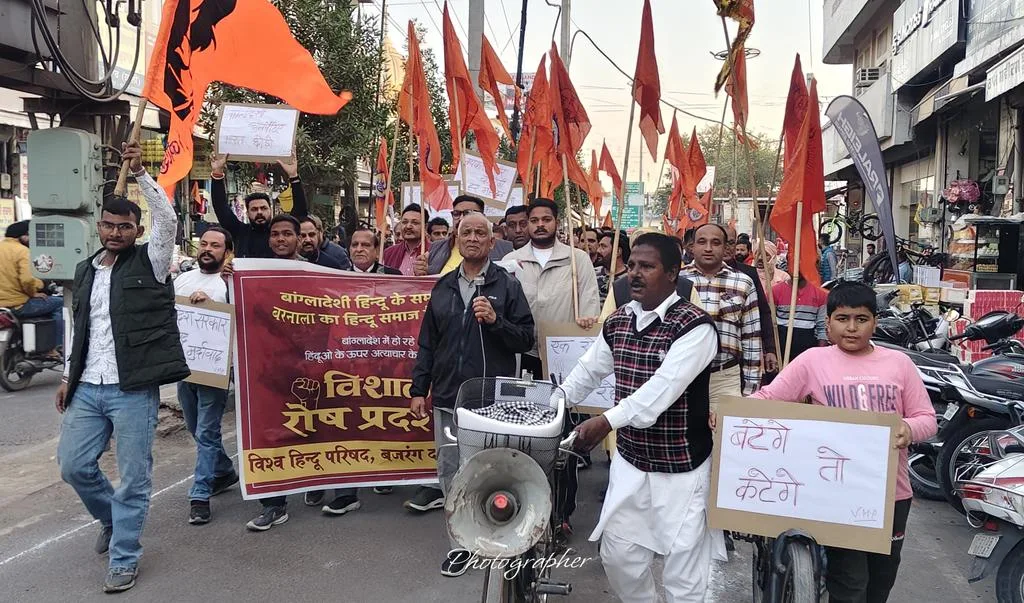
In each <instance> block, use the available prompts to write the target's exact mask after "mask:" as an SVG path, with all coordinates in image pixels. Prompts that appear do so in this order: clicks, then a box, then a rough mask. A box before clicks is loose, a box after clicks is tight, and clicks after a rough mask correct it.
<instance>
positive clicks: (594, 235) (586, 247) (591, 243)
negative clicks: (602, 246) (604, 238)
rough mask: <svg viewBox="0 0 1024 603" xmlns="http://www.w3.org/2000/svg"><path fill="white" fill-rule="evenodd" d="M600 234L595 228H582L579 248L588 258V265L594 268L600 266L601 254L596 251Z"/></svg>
mask: <svg viewBox="0 0 1024 603" xmlns="http://www.w3.org/2000/svg"><path fill="white" fill-rule="evenodd" d="M600 238H601V233H600V232H599V231H598V230H597V229H596V228H590V227H589V226H587V227H584V228H583V234H582V238H581V240H580V248H581V249H583V251H586V252H587V254H588V255H589V256H590V265H591V266H593V267H594V268H598V267H599V266H601V253H600V252H599V251H598V250H597V246H598V242H599V240H600Z"/></svg>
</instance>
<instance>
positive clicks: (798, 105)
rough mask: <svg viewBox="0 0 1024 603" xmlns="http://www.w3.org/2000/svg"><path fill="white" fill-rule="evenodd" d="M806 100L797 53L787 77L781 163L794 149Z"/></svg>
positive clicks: (786, 162) (787, 158) (804, 85)
mask: <svg viewBox="0 0 1024 603" xmlns="http://www.w3.org/2000/svg"><path fill="white" fill-rule="evenodd" d="M808 102H809V101H808V94H807V84H806V82H805V81H804V71H803V67H802V66H801V65H800V55H799V54H797V55H796V61H795V62H794V63H793V73H792V75H791V76H790V78H789V95H788V96H787V97H786V113H785V116H784V118H783V121H782V132H783V134H782V136H783V140H784V141H785V145H786V153H785V155H783V157H785V161H784V162H783V165H786V164H788V163H789V157H790V155H792V154H793V152H794V151H795V150H796V143H797V139H798V138H799V136H800V126H801V125H802V124H803V119H804V113H805V112H806V111H807V104H808Z"/></svg>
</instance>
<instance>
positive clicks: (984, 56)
mask: <svg viewBox="0 0 1024 603" xmlns="http://www.w3.org/2000/svg"><path fill="white" fill-rule="evenodd" d="M947 1H949V0H947ZM958 4H959V3H958ZM968 14H970V16H971V19H970V21H969V22H968V23H967V32H966V38H967V48H966V52H965V55H966V56H965V57H964V60H962V61H960V62H959V63H957V64H956V67H955V68H954V69H953V77H960V76H962V75H964V74H966V73H970V72H971V71H973V70H974V69H975V68H977V67H978V66H979V65H982V64H984V63H986V62H988V61H989V60H991V59H992V58H993V57H995V56H997V55H999V54H1001V53H1002V52H1003V51H1005V50H1007V49H1010V48H1013V47H1014V46H1016V45H1017V44H1018V43H1020V42H1021V41H1022V40H1024V19H1021V18H1020V16H1021V15H1024V0H971V2H970V8H969V13H968Z"/></svg>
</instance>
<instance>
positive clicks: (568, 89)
mask: <svg viewBox="0 0 1024 603" xmlns="http://www.w3.org/2000/svg"><path fill="white" fill-rule="evenodd" d="M550 54H551V80H550V81H549V86H550V93H549V96H550V99H551V109H552V112H553V113H554V117H555V127H556V128H557V129H558V130H557V132H556V133H555V134H556V140H555V148H556V149H557V151H558V154H559V155H566V156H567V158H568V157H575V156H576V153H577V152H579V150H580V148H581V147H582V146H583V141H584V139H586V137H587V134H589V133H590V117H589V116H588V115H587V110H586V109H585V108H584V107H583V103H582V102H581V101H580V97H579V95H578V94H576V87H575V86H573V85H572V80H571V79H569V71H568V70H567V69H566V68H565V63H563V62H562V58H561V57H560V56H558V47H556V46H555V44H554V42H552V43H551V53H550Z"/></svg>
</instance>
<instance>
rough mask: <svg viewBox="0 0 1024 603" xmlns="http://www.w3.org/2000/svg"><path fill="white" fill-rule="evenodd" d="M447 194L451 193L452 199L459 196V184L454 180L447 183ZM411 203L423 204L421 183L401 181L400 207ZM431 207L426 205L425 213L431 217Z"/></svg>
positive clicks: (449, 220) (449, 218)
mask: <svg viewBox="0 0 1024 603" xmlns="http://www.w3.org/2000/svg"><path fill="white" fill-rule="evenodd" d="M448 194H449V195H451V198H452V200H453V201H454V200H455V197H458V196H459V185H458V184H457V183H454V182H449V183H448ZM413 203H416V204H417V205H423V185H421V184H420V183H419V182H403V183H402V209H405V208H406V207H409V206H410V205H412V204H413ZM433 213H434V211H433V209H432V208H431V207H429V206H427V215H428V216H429V217H433ZM448 214H449V215H448V223H449V224H450V223H451V212H450V211H449V212H448Z"/></svg>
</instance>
